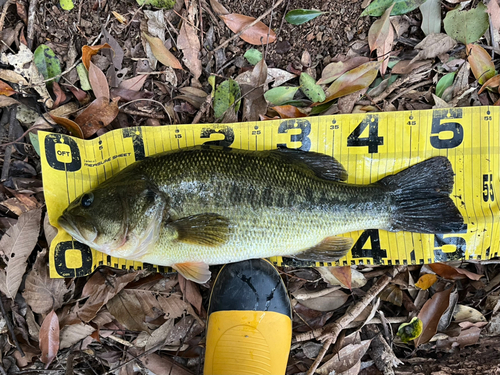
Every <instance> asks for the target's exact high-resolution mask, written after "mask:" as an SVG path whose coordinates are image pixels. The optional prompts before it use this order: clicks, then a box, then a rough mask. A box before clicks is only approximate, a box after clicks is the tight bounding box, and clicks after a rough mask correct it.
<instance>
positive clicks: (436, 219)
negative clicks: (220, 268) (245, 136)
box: [58, 146, 464, 283]
mask: <svg viewBox="0 0 500 375" xmlns="http://www.w3.org/2000/svg"><path fill="white" fill-rule="evenodd" d="M346 180H347V171H346V170H345V168H344V167H343V166H342V165H341V164H340V163H339V162H338V161H337V160H336V159H335V158H333V157H331V156H329V155H325V154H321V153H317V152H306V151H301V150H292V149H286V148H279V149H275V150H269V151H249V150H240V149H235V148H227V147H226V148H225V147H218V146H195V147H188V148H183V149H179V150H174V151H168V152H165V153H162V154H158V155H155V156H151V157H148V158H145V159H143V160H141V161H137V162H135V163H133V164H131V165H129V166H128V167H126V168H124V169H123V170H122V171H120V172H118V173H117V174H115V175H114V176H112V177H110V178H108V179H107V180H105V181H104V182H103V183H101V184H100V185H98V186H97V187H95V188H93V189H91V190H90V191H87V192H85V193H84V194H82V195H80V196H79V197H77V198H76V199H75V200H74V201H72V202H71V203H70V204H69V206H68V207H67V208H66V209H65V210H64V212H63V214H62V215H61V216H60V217H59V219H58V224H59V225H60V227H61V228H62V229H64V230H65V231H66V232H67V233H69V234H70V235H71V236H72V237H73V238H74V239H76V240H77V241H79V242H82V243H84V244H86V245H88V246H90V247H91V248H93V249H95V250H98V251H101V252H103V253H105V254H108V255H111V256H114V257H118V258H124V259H129V260H134V261H141V262H146V263H151V264H156V265H160V266H170V267H172V268H173V269H175V270H177V271H178V272H179V273H180V274H181V275H183V276H184V277H185V278H186V279H189V280H192V281H194V282H197V283H206V282H207V281H208V280H209V279H210V277H211V273H210V270H209V266H210V265H216V264H225V263H232V262H237V261H241V260H246V259H252V258H268V257H272V256H287V257H294V258H296V259H301V260H314V261H334V260H337V259H340V258H342V257H343V256H345V255H346V254H347V253H348V252H349V250H350V249H351V247H352V245H353V240H352V239H351V238H350V237H345V236H339V235H340V234H343V233H347V232H351V231H358V230H365V229H382V230H386V231H391V232H396V231H409V232H417V233H448V232H455V231H458V230H460V229H461V228H462V226H463V224H464V220H463V217H462V215H461V214H460V211H459V210H458V208H457V207H456V206H455V204H454V202H453V200H452V199H451V197H450V193H451V192H452V189H453V184H454V172H453V168H452V165H451V163H450V161H449V160H448V159H447V158H446V157H440V156H438V157H432V158H430V159H427V160H424V161H421V162H419V163H417V164H414V165H412V166H410V167H408V168H406V169H403V170H401V171H399V172H398V173H396V174H393V175H388V176H385V177H384V178H382V179H380V180H379V181H377V182H375V183H372V184H365V185H355V184H348V183H346V182H345V181H346Z"/></svg>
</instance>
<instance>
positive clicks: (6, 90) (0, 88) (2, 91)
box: [0, 81, 16, 96]
mask: <svg viewBox="0 0 500 375" xmlns="http://www.w3.org/2000/svg"><path fill="white" fill-rule="evenodd" d="M15 93H16V91H15V90H14V89H13V88H12V87H10V86H9V85H8V84H6V83H5V82H4V81H0V95H5V96H11V95H14V94H15Z"/></svg>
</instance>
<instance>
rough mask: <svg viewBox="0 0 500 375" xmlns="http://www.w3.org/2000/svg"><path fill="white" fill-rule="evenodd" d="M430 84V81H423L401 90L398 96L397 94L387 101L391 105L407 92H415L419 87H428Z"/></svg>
mask: <svg viewBox="0 0 500 375" xmlns="http://www.w3.org/2000/svg"><path fill="white" fill-rule="evenodd" d="M431 83H432V79H428V80H426V81H423V82H419V83H416V84H414V85H413V86H410V87H408V88H407V89H406V90H403V91H401V92H400V93H399V94H397V95H396V96H395V97H394V98H391V100H389V102H388V103H389V104H391V103H392V102H393V101H394V100H396V99H398V98H400V97H402V96H403V95H404V94H406V93H407V92H410V91H411V90H415V89H418V88H419V87H422V86H425V85H430V84H431Z"/></svg>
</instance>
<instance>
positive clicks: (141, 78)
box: [118, 74, 148, 91]
mask: <svg viewBox="0 0 500 375" xmlns="http://www.w3.org/2000/svg"><path fill="white" fill-rule="evenodd" d="M146 78H148V76H147V74H141V75H138V76H135V77H133V78H130V79H126V80H124V81H121V83H120V85H119V86H118V88H119V89H124V90H133V91H139V90H140V89H142V86H143V85H144V82H146Z"/></svg>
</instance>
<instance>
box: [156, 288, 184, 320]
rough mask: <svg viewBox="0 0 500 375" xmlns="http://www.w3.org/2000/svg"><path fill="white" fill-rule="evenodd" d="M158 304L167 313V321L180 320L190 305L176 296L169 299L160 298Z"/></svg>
mask: <svg viewBox="0 0 500 375" xmlns="http://www.w3.org/2000/svg"><path fill="white" fill-rule="evenodd" d="M158 303H159V304H160V307H161V309H162V310H163V312H164V313H165V318H166V319H176V318H180V317H181V316H182V315H184V313H185V312H187V311H188V308H189V306H188V304H187V303H186V302H184V301H183V300H182V299H180V298H179V297H178V296H176V295H175V294H173V295H171V296H169V297H163V296H159V297H158Z"/></svg>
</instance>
